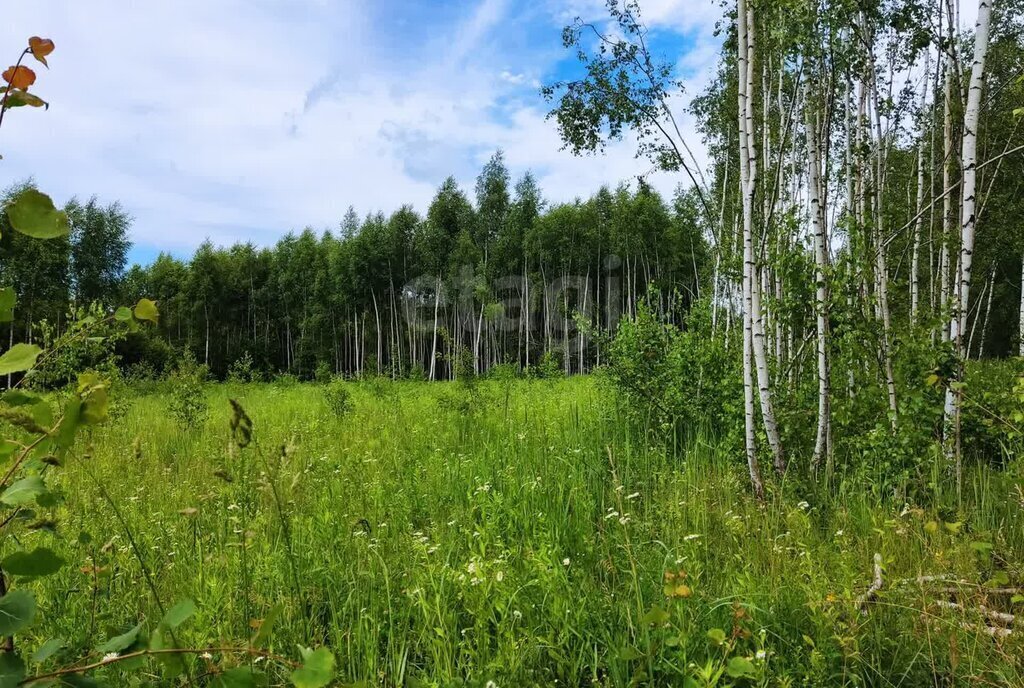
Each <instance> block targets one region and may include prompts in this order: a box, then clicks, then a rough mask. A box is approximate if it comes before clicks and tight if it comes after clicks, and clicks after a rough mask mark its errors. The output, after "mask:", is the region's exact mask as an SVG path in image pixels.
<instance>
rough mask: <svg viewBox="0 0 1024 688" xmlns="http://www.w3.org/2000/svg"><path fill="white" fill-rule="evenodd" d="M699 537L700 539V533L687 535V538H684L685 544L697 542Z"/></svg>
mask: <svg viewBox="0 0 1024 688" xmlns="http://www.w3.org/2000/svg"><path fill="white" fill-rule="evenodd" d="M699 537H700V533H693V534H692V535H687V536H686V537H684V538H683V542H689V541H690V540H696V539H697V538H699Z"/></svg>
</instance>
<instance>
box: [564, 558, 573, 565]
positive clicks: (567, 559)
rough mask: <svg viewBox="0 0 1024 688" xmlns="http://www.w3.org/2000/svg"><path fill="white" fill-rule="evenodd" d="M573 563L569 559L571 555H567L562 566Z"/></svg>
mask: <svg viewBox="0 0 1024 688" xmlns="http://www.w3.org/2000/svg"><path fill="white" fill-rule="evenodd" d="M571 563H572V562H571V561H569V557H566V558H565V559H563V560H562V566H568V565H569V564H571Z"/></svg>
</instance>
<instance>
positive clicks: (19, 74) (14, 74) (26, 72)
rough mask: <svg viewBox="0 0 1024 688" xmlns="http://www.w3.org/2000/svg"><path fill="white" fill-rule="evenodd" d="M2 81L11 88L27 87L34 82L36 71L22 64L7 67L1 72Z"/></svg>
mask: <svg viewBox="0 0 1024 688" xmlns="http://www.w3.org/2000/svg"><path fill="white" fill-rule="evenodd" d="M3 77H4V81H6V82H7V83H9V84H10V85H11V86H12V87H13V88H20V89H21V90H23V91H24V90H25V89H27V88H28V87H29V86H31V85H32V84H34V83H35V82H36V73H35V72H33V71H32V70H31V69H29V68H28V67H26V66H24V65H18V66H17V67H8V68H7V69H6V70H4V73H3Z"/></svg>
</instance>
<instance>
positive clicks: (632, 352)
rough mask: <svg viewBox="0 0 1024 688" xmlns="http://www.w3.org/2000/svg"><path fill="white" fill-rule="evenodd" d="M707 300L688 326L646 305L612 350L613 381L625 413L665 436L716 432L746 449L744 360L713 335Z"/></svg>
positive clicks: (728, 442)
mask: <svg viewBox="0 0 1024 688" xmlns="http://www.w3.org/2000/svg"><path fill="white" fill-rule="evenodd" d="M707 308H708V305H707V304H702V305H701V306H700V308H699V309H697V310H695V311H694V312H693V313H692V314H691V317H690V318H689V319H688V320H687V323H686V326H685V327H684V328H682V329H680V328H678V327H676V326H675V325H673V324H671V323H670V322H667V321H666V319H665V318H663V317H660V316H659V315H658V314H657V313H655V312H654V310H653V309H652V308H651V307H650V306H648V305H646V304H641V305H640V307H639V308H638V310H637V317H636V319H635V320H633V321H631V322H626V323H623V324H622V325H621V326H620V328H619V331H618V333H617V334H616V336H615V339H614V340H613V341H612V343H611V347H610V349H609V359H610V366H609V369H608V376H609V379H610V380H611V381H612V383H613V385H614V387H615V390H616V391H617V392H618V394H619V397H620V399H621V400H622V407H623V410H624V412H625V413H626V414H627V415H628V416H629V417H630V418H631V420H632V421H633V422H634V423H636V424H637V425H638V426H639V427H641V428H644V429H646V430H647V431H650V432H653V433H655V434H656V435H658V436H661V437H663V438H676V437H677V436H679V435H681V434H686V433H689V434H691V435H692V434H693V433H695V432H701V431H702V432H710V433H711V434H712V435H714V436H716V437H719V438H721V439H722V441H724V442H725V443H726V446H734V447H739V446H740V445H739V442H740V440H741V436H740V435H739V432H740V429H741V428H742V425H743V418H742V414H741V407H740V399H742V387H741V378H742V376H741V374H740V361H739V360H737V359H738V356H737V353H738V352H737V351H736V350H735V349H732V350H730V349H728V348H727V347H726V345H725V340H724V339H723V338H721V337H710V336H708V329H709V327H710V319H709V318H708V317H707V316H708V313H707Z"/></svg>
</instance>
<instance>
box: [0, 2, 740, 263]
mask: <svg viewBox="0 0 1024 688" xmlns="http://www.w3.org/2000/svg"><path fill="white" fill-rule="evenodd" d="M603 4H604V3H603V0H531V1H530V2H522V1H518V0H462V1H455V0H436V1H435V0H432V1H430V2H425V1H422V0H377V1H374V2H370V1H356V0H350V1H349V0H346V1H342V0H173V1H172V0H145V1H144V0H89V1H88V2H83V1H82V0H36V1H35V2H28V3H12V4H9V5H7V6H6V7H5V9H4V12H5V20H4V22H3V25H2V26H0V47H3V49H4V50H6V51H7V53H9V54H10V56H11V58H14V57H16V55H17V52H18V50H20V47H21V46H22V45H24V43H23V42H24V40H25V39H26V38H27V37H28V36H30V35H41V36H47V37H50V38H52V39H53V40H54V41H55V43H56V45H57V49H56V51H55V53H54V54H53V55H52V56H51V58H50V63H51V69H50V70H49V71H46V70H45V69H42V68H40V69H38V70H37V72H38V74H39V79H38V81H37V82H36V85H35V86H34V87H33V90H34V91H35V92H37V93H38V94H39V95H40V96H41V97H43V98H45V99H47V100H49V101H50V102H51V103H52V106H51V108H50V109H49V111H46V112H42V111H28V108H23V109H21V110H16V111H12V112H10V113H8V117H7V119H5V121H4V127H3V131H2V132H0V154H2V155H3V160H2V161H0V170H2V172H3V177H2V180H3V184H4V185H7V184H9V183H13V182H15V181H17V180H19V179H23V178H25V177H28V176H34V177H35V179H36V181H37V182H38V184H39V185H40V187H41V188H43V189H44V190H46V191H47V192H49V193H50V194H51V195H53V196H54V198H55V200H56V201H58V202H62V201H64V200H66V199H68V198H70V197H71V196H75V195H77V196H79V197H83V196H90V195H92V194H96V195H98V196H99V198H100V200H101V201H104V202H107V201H113V200H118V201H120V202H121V203H122V205H124V206H125V208H127V209H128V211H129V212H130V213H131V214H132V215H133V216H134V217H135V223H134V226H133V230H132V240H133V241H134V243H135V248H134V249H133V252H132V255H131V258H132V259H133V260H135V261H148V260H150V259H152V258H153V257H154V256H155V255H156V254H157V253H158V252H159V251H170V252H172V253H174V254H176V255H179V256H187V255H189V254H190V253H191V251H192V250H193V249H194V248H195V247H196V246H197V245H198V244H199V243H200V242H202V241H203V240H204V239H206V238H209V239H211V240H212V241H214V242H215V243H217V244H229V243H232V242H235V241H253V242H254V243H256V244H261V245H265V244H271V243H273V242H274V241H276V240H277V239H278V238H279V237H281V236H282V235H283V234H285V233H286V232H288V231H290V230H299V229H302V228H303V227H305V226H311V227H313V228H314V229H317V230H322V229H329V228H333V227H336V226H337V224H338V222H339V221H340V219H341V217H342V216H343V214H344V212H345V210H346V208H347V207H348V206H349V205H350V204H351V205H353V206H355V208H356V209H357V211H359V213H360V214H365V213H366V212H371V211H376V210H383V211H385V212H390V211H391V210H394V209H395V208H397V207H398V206H400V205H401V204H402V203H412V204H413V205H414V206H415V207H416V208H417V209H418V210H420V211H423V210H425V209H426V207H427V205H428V204H429V202H430V199H431V197H432V196H433V194H434V191H435V190H436V188H437V186H438V185H439V184H440V183H441V181H442V180H443V179H444V178H445V177H446V176H447V175H449V174H454V175H455V176H456V178H457V179H458V180H459V181H460V183H462V184H463V186H464V188H466V189H467V191H468V190H471V189H472V183H473V180H474V178H475V176H476V174H477V172H478V171H479V169H480V167H481V166H482V165H483V163H484V162H485V161H486V160H487V158H488V157H490V155H491V154H492V153H493V152H494V150H495V149H496V148H498V147H500V148H502V149H503V150H504V151H505V156H506V160H507V162H508V164H509V167H510V168H511V171H512V174H513V176H518V175H519V174H521V173H522V172H524V171H526V170H527V169H531V170H533V172H534V173H535V174H536V175H537V177H538V179H539V181H540V183H541V186H542V188H543V190H544V193H545V196H546V197H547V198H548V199H549V200H551V201H556V202H557V201H567V200H571V199H572V198H574V197H576V196H582V195H587V194H589V193H590V192H592V191H593V190H595V189H596V188H597V187H598V186H599V185H600V184H602V183H609V184H614V183H617V182H618V181H619V180H622V179H629V178H631V177H633V176H635V175H636V174H638V173H643V172H647V171H648V170H649V168H650V165H649V163H646V162H645V161H642V160H635V159H634V157H633V152H634V150H635V148H634V144H633V142H631V141H624V142H623V143H622V144H620V145H615V146H612V147H611V148H609V150H608V151H607V152H606V154H605V155H603V156H601V157H600V158H598V159H583V160H581V159H578V158H574V157H573V156H572V155H571V154H570V153H568V152H566V151H560V150H559V148H560V141H559V140H558V136H557V133H556V131H555V129H554V126H553V124H552V123H551V122H546V121H545V120H544V114H545V112H546V107H545V104H544V102H543V101H542V99H541V98H540V96H539V95H538V93H537V89H538V86H539V85H540V84H541V83H546V82H548V81H551V80H553V79H556V78H559V77H562V76H566V75H569V74H571V73H572V70H573V68H574V58H573V57H572V56H571V55H568V54H567V53H566V51H564V50H563V49H562V47H561V37H560V34H561V28H562V26H563V25H564V24H565V23H567V22H568V21H570V20H572V18H573V17H575V16H583V17H584V18H587V19H590V20H595V21H604V18H605V13H604V10H603ZM642 7H643V8H644V18H645V21H646V22H647V23H648V24H649V25H650V26H651V28H652V30H653V31H654V32H655V35H656V37H657V50H658V51H659V52H660V53H661V54H662V55H663V56H664V57H666V58H667V59H670V60H673V61H676V62H677V63H678V65H679V67H680V73H681V76H682V77H683V78H685V79H686V80H687V81H688V84H689V87H690V92H691V94H692V93H695V92H696V91H697V90H698V89H700V88H702V87H703V86H704V84H705V83H706V79H707V78H709V77H710V76H712V75H713V70H712V67H713V66H714V63H715V59H716V50H717V39H715V37H714V36H713V29H714V23H715V21H716V20H717V19H718V18H719V17H720V16H721V8H720V7H719V5H718V3H717V2H716V1H714V0H647V1H646V2H642ZM11 58H8V59H9V61H12V60H11ZM33 67H35V65H33ZM681 105H682V103H680V106H681ZM683 123H684V127H691V126H692V123H690V122H689V120H688V119H687V118H685V117H683ZM690 140H691V142H692V143H696V142H697V140H698V139H697V137H696V135H692V136H690ZM653 181H654V183H655V185H656V186H658V187H659V188H661V189H662V190H664V191H666V192H668V191H670V190H671V189H672V188H673V187H674V186H675V184H676V183H677V182H678V181H680V180H679V179H678V178H676V177H673V176H671V175H660V176H656V177H655V178H654V180H653Z"/></svg>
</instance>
